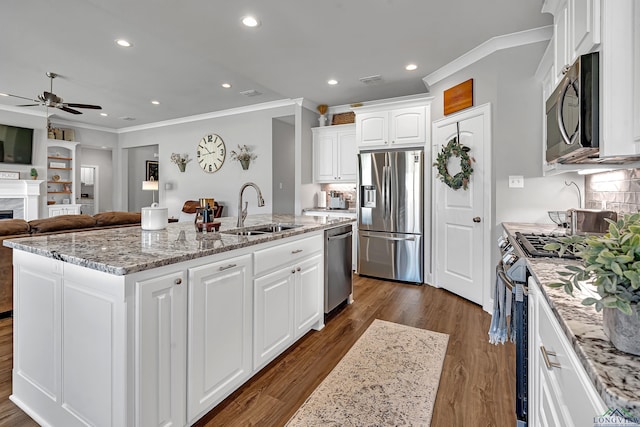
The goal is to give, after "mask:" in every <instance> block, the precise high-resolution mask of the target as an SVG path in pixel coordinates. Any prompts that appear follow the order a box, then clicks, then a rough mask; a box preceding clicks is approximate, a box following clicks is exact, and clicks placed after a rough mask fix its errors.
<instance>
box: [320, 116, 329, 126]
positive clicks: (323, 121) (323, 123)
mask: <svg viewBox="0 0 640 427" xmlns="http://www.w3.org/2000/svg"><path fill="white" fill-rule="evenodd" d="M318 123H319V124H320V126H324V125H326V124H327V116H325V115H324V114H320V117H318Z"/></svg>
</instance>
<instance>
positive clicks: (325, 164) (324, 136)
mask: <svg viewBox="0 0 640 427" xmlns="http://www.w3.org/2000/svg"><path fill="white" fill-rule="evenodd" d="M311 131H312V132H313V179H314V182H317V183H326V182H355V181H356V175H357V163H358V161H357V150H356V132H355V125H353V124H347V125H335V126H324V127H319V128H313V129H312V130H311Z"/></svg>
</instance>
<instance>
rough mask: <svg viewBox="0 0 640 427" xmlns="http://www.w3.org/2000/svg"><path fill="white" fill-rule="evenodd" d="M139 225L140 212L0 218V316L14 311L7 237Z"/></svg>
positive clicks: (10, 260)
mask: <svg viewBox="0 0 640 427" xmlns="http://www.w3.org/2000/svg"><path fill="white" fill-rule="evenodd" d="M136 225H140V212H101V213H98V214H96V215H93V216H91V215H60V216H55V217H52V218H44V219H34V220H31V221H28V222H27V221H25V220H23V219H0V315H2V314H6V313H8V312H10V311H11V310H13V249H11V248H7V247H5V246H3V244H2V243H3V241H4V240H5V239H16V238H18V237H29V236H40V235H46V234H58V233H71V232H76V231H89V230H96V229H103V228H118V227H128V226H136Z"/></svg>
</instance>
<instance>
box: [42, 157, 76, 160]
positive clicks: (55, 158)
mask: <svg viewBox="0 0 640 427" xmlns="http://www.w3.org/2000/svg"><path fill="white" fill-rule="evenodd" d="M47 159H53V160H73V158H71V157H57V156H47Z"/></svg>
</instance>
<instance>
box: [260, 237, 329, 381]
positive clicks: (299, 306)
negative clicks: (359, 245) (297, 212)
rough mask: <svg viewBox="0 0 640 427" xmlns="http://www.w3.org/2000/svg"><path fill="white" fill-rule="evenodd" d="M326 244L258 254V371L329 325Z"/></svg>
mask: <svg viewBox="0 0 640 427" xmlns="http://www.w3.org/2000/svg"><path fill="white" fill-rule="evenodd" d="M323 243H324V241H323V238H322V236H321V235H316V236H314V237H307V238H302V239H299V240H296V241H293V242H290V243H287V244H283V245H278V246H273V247H270V248H266V249H262V250H257V251H256V252H255V253H254V267H255V268H254V272H255V274H256V275H259V276H258V277H256V279H255V280H254V319H253V323H254V343H253V352H254V356H253V369H254V370H258V369H260V368H262V367H263V366H264V365H266V364H267V363H269V362H270V361H271V360H273V359H274V358H275V357H276V356H277V355H279V354H280V353H281V352H282V351H283V350H284V349H286V348H287V347H289V346H290V345H291V344H292V343H293V342H294V340H296V339H297V338H299V337H301V336H302V335H303V334H305V333H306V332H308V331H309V330H310V329H312V328H316V329H321V328H322V327H323V326H324V315H323V313H324V269H323V264H322V262H323V256H322V250H323V248H324V246H323ZM263 273H264V274H263Z"/></svg>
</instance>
